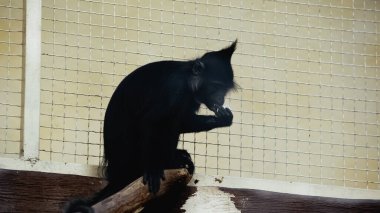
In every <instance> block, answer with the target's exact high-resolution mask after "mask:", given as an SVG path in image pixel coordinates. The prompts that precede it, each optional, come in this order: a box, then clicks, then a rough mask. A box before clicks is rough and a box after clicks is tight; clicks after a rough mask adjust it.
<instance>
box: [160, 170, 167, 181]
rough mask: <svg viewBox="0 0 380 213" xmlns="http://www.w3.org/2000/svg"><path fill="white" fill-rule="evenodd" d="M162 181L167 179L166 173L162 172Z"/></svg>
mask: <svg viewBox="0 0 380 213" xmlns="http://www.w3.org/2000/svg"><path fill="white" fill-rule="evenodd" d="M161 179H162V180H166V177H165V173H164V172H162V175H161Z"/></svg>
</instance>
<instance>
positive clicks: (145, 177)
mask: <svg viewBox="0 0 380 213" xmlns="http://www.w3.org/2000/svg"><path fill="white" fill-rule="evenodd" d="M147 179H148V178H147V176H146V174H144V176H143V180H142V181H143V184H144V185H146V183H147V181H148V180H147Z"/></svg>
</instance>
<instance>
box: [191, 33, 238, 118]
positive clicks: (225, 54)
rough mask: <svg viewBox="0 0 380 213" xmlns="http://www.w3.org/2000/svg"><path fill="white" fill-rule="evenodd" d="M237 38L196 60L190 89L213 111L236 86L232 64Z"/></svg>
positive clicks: (199, 100)
mask: <svg viewBox="0 0 380 213" xmlns="http://www.w3.org/2000/svg"><path fill="white" fill-rule="evenodd" d="M236 44H237V40H235V41H234V42H233V43H232V44H231V45H230V46H228V47H226V48H224V49H221V50H219V51H212V52H207V53H205V54H204V55H203V56H202V57H201V58H198V59H196V60H195V61H194V65H193V68H192V73H191V77H190V79H189V86H190V89H191V90H192V91H193V93H194V96H195V99H196V100H197V101H198V102H200V103H203V104H205V105H206V106H207V108H209V109H210V110H211V111H213V112H216V111H217V110H218V109H219V108H220V107H222V106H223V104H224V97H225V96H226V94H227V93H228V92H229V91H230V90H231V89H234V88H235V87H236V83H235V82H234V74H233V70H232V66H231V57H232V54H233V53H234V51H235V49H236Z"/></svg>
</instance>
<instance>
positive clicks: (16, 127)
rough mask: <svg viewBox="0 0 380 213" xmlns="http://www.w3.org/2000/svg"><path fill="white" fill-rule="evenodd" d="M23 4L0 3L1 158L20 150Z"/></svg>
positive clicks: (14, 0) (17, 1) (0, 0)
mask: <svg viewBox="0 0 380 213" xmlns="http://www.w3.org/2000/svg"><path fill="white" fill-rule="evenodd" d="M23 20H24V15H23V1H20V0H0V155H1V156H6V157H18V156H19V153H20V147H21V114H22V108H21V105H22V89H21V88H22V56H23V48H22V44H23Z"/></svg>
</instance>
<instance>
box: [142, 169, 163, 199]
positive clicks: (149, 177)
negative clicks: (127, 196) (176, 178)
mask: <svg viewBox="0 0 380 213" xmlns="http://www.w3.org/2000/svg"><path fill="white" fill-rule="evenodd" d="M161 179H162V180H165V175H164V170H163V169H150V170H147V171H145V173H144V176H143V183H144V185H145V184H148V189H149V192H150V193H153V194H157V192H158V191H159V190H160V184H161Z"/></svg>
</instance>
